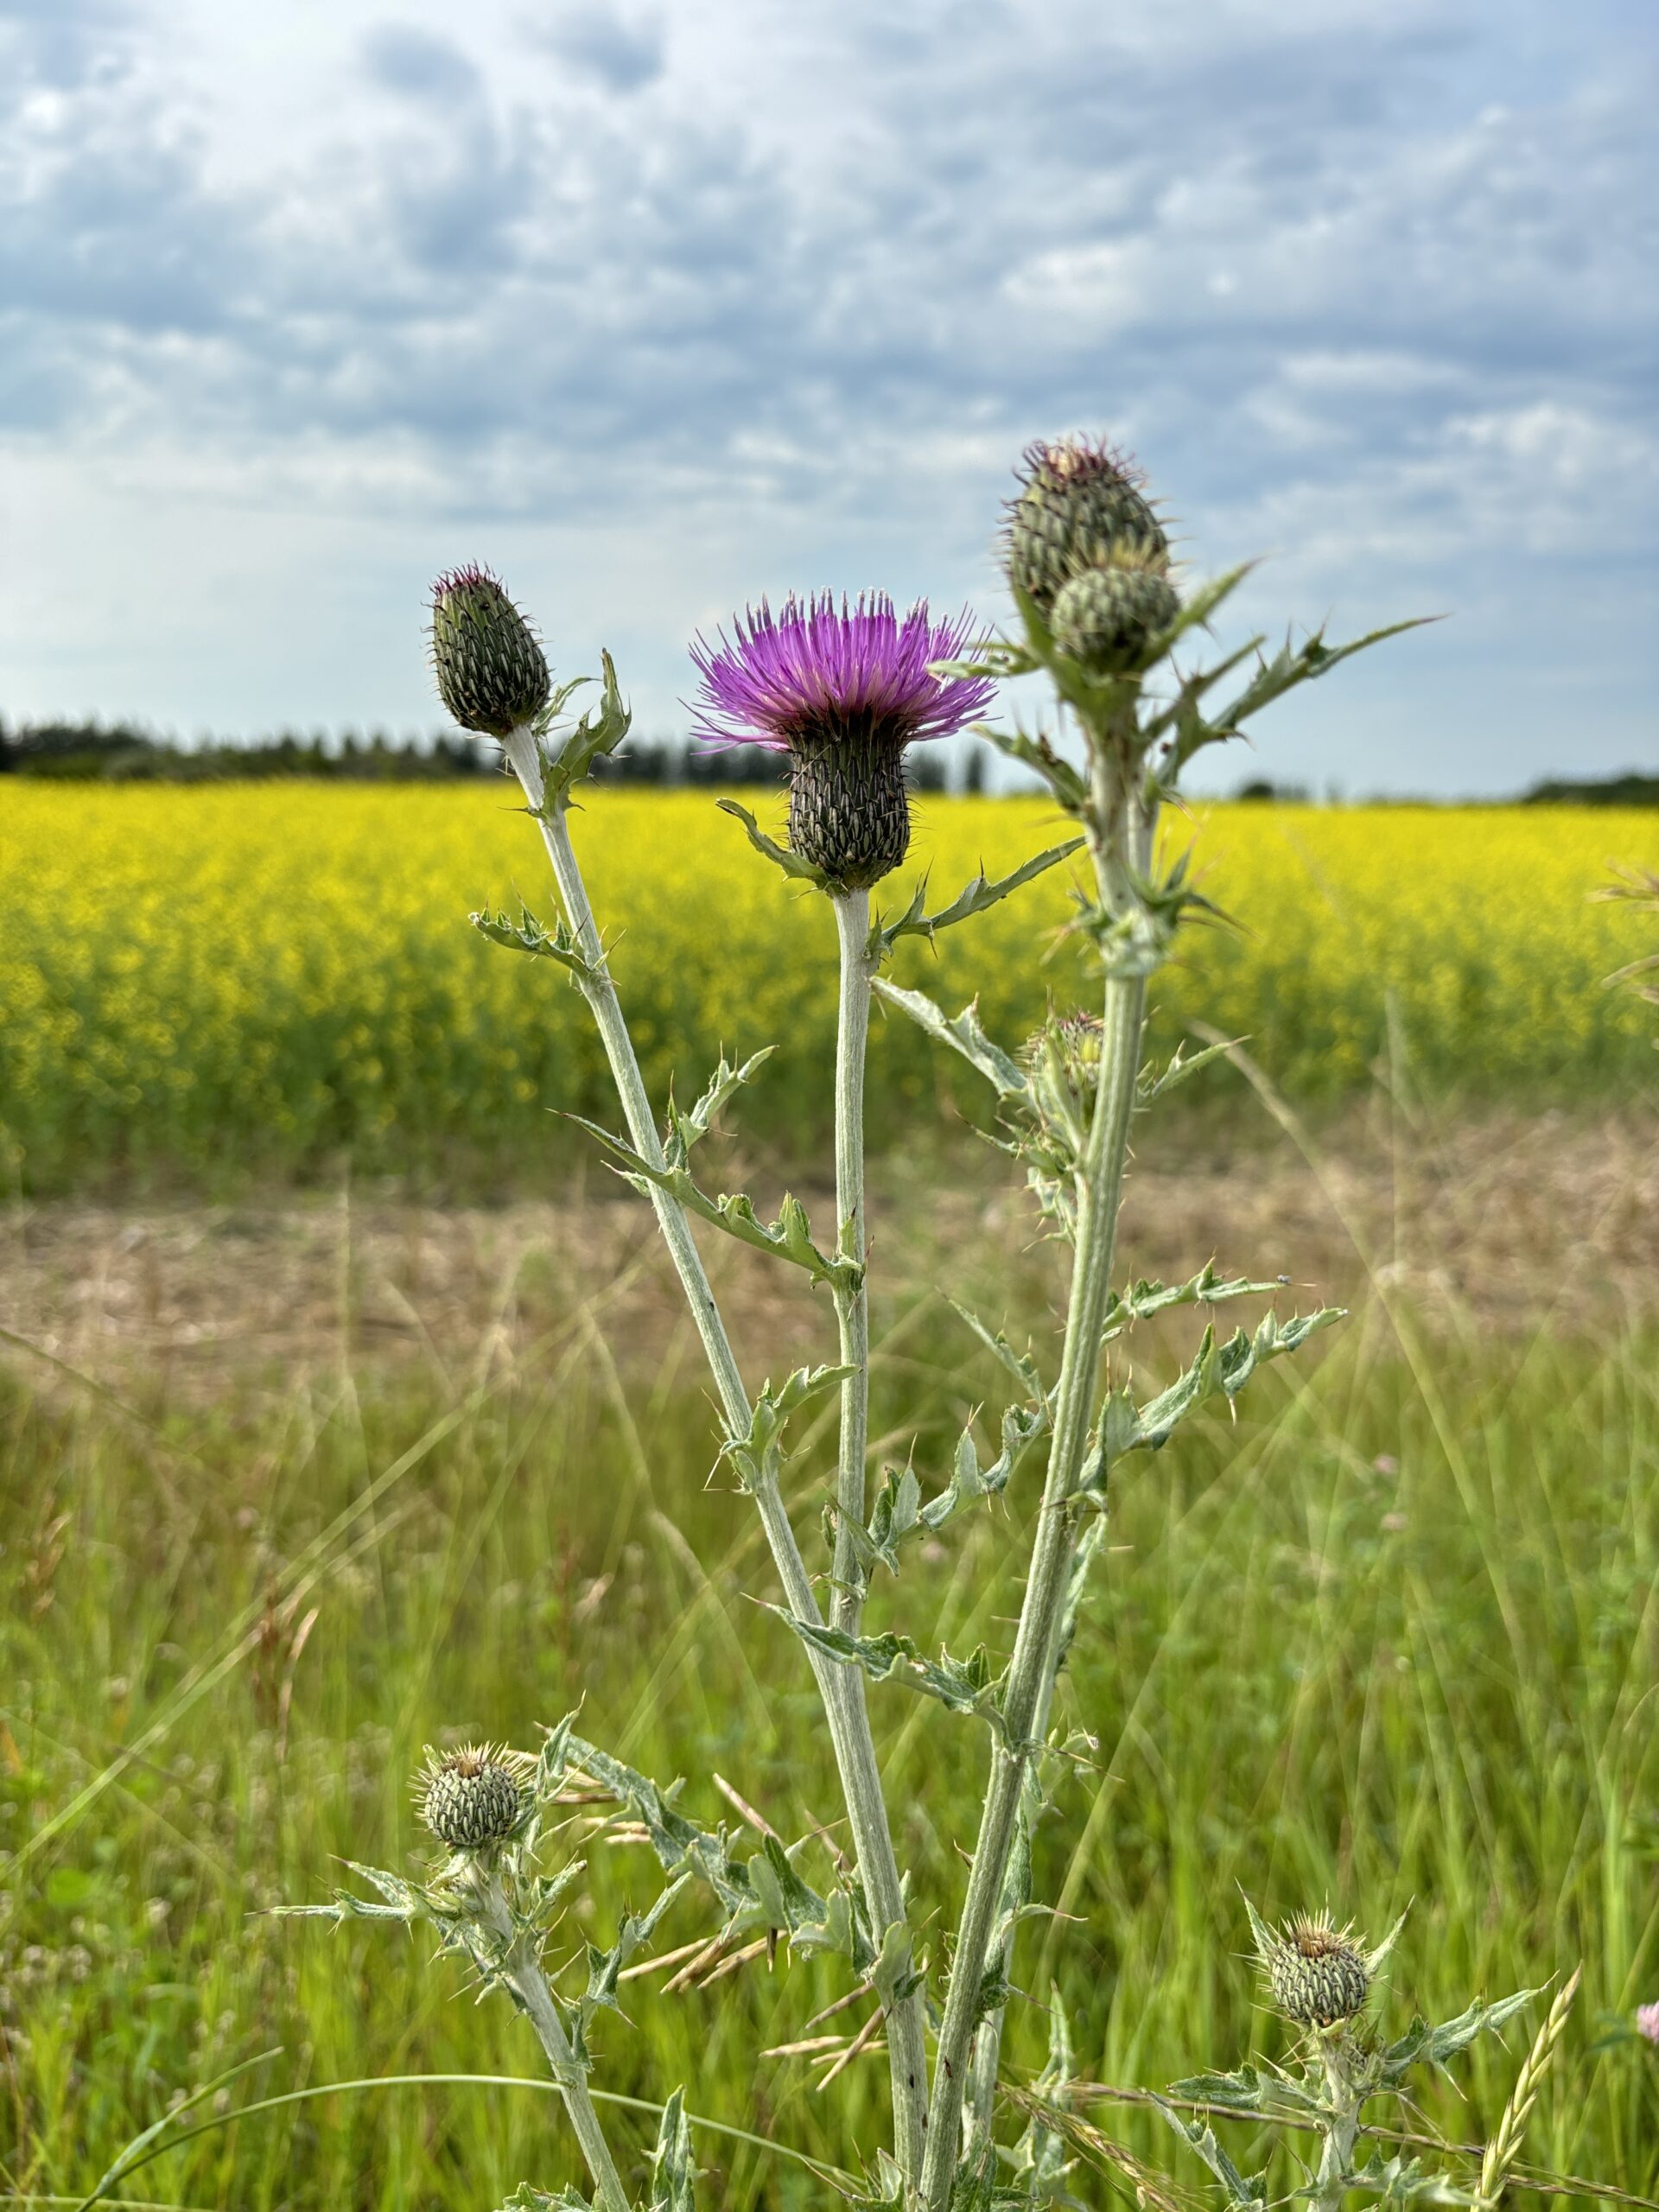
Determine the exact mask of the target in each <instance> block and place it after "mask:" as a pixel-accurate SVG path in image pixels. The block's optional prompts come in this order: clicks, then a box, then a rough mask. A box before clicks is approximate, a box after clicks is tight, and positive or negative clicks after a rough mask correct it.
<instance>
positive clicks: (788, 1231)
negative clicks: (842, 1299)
mask: <svg viewBox="0 0 1659 2212" xmlns="http://www.w3.org/2000/svg"><path fill="white" fill-rule="evenodd" d="M567 1118H568V1119H569V1120H570V1121H572V1122H575V1125H576V1127H577V1128H581V1129H586V1130H587V1132H588V1135H589V1136H591V1137H596V1138H597V1139H598V1140H599V1141H600V1143H601V1144H602V1145H603V1146H604V1147H606V1149H607V1151H608V1152H612V1153H614V1154H615V1155H616V1157H617V1159H618V1160H620V1161H621V1162H622V1163H623V1165H622V1166H621V1168H620V1170H619V1172H620V1174H621V1176H622V1179H623V1180H624V1181H625V1182H627V1183H632V1185H633V1186H634V1188H635V1189H636V1190H639V1191H644V1192H645V1193H646V1195H647V1196H649V1194H650V1192H651V1191H652V1190H653V1189H655V1190H658V1191H666V1192H667V1193H668V1195H669V1196H670V1198H673V1199H675V1200H676V1201H677V1203H678V1204H679V1205H682V1206H683V1207H684V1208H685V1211H687V1212H688V1213H690V1214H695V1215H696V1217H697V1219H698V1220H699V1221H706V1222H708V1223H709V1224H710V1225H711V1226H712V1227H714V1228H715V1229H723V1230H725V1231H726V1234H727V1235H728V1236H734V1237H735V1238H736V1239H737V1241H738V1243H740V1244H747V1245H750V1246H752V1247H753V1249H754V1250H755V1251H757V1252H769V1253H770V1254H771V1255H772V1257H773V1258H774V1259H779V1260H787V1261H789V1262H790V1263H791V1266H794V1267H798V1268H805V1270H806V1272H807V1273H808V1274H810V1276H811V1278H812V1280H813V1281H814V1282H827V1283H829V1284H831V1285H833V1286H834V1287H836V1288H837V1289H846V1290H852V1289H855V1288H856V1287H857V1285H858V1283H859V1281H860V1279H861V1276H862V1274H863V1269H862V1268H861V1267H859V1266H858V1264H857V1263H856V1262H855V1261H852V1260H846V1259H842V1258H840V1257H836V1258H833V1259H832V1258H831V1257H830V1256H829V1255H828V1254H827V1253H823V1252H821V1251H820V1250H819V1249H818V1248H817V1245H816V1244H815V1243H813V1242H812V1235H811V1228H810V1224H809V1222H808V1220H807V1217H806V1208H805V1207H804V1205H802V1204H801V1202H800V1200H799V1199H798V1198H793V1197H791V1196H789V1195H788V1194H787V1193H786V1194H785V1198H784V1202H783V1204H782V1205H781V1206H780V1207H779V1210H778V1218H777V1220H776V1221H772V1222H763V1221H761V1220H760V1217H758V1216H757V1214H756V1213H755V1211H754V1201H753V1198H748V1197H747V1196H746V1195H745V1194H744V1193H743V1192H736V1193H734V1195H732V1196H730V1197H728V1198H710V1197H709V1195H708V1193H707V1192H704V1191H702V1190H700V1189H699V1188H698V1186H697V1185H696V1183H695V1182H693V1181H692V1179H691V1177H690V1173H688V1171H687V1170H686V1169H685V1168H683V1167H677V1166H671V1165H669V1164H668V1163H666V1162H664V1165H663V1166H657V1165H656V1163H655V1162H654V1161H652V1160H647V1159H646V1158H645V1155H644V1154H643V1153H639V1152H637V1151H635V1149H634V1147H632V1145H631V1144H630V1143H629V1142H628V1141H627V1140H626V1138H625V1137H619V1136H613V1135H612V1134H611V1132H610V1131H609V1130H608V1129H605V1128H601V1127H600V1125H599V1123H598V1122H589V1121H588V1120H586V1119H585V1118H584V1117H583V1116H582V1115H580V1114H572V1115H570V1116H568V1117H567Z"/></svg>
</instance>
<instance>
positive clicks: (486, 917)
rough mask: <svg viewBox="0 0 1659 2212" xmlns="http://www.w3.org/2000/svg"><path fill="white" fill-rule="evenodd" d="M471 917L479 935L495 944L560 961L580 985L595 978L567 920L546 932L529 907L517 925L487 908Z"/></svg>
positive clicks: (520, 911)
mask: <svg viewBox="0 0 1659 2212" xmlns="http://www.w3.org/2000/svg"><path fill="white" fill-rule="evenodd" d="M467 920H468V921H469V922H470V923H471V924H472V925H473V927H474V929H475V930H476V931H478V933H479V935H480V937H486V938H488V939H489V940H490V943H491V944H504V945H505V946H506V947H507V949H508V950H510V951H512V952H530V953H534V954H535V955H537V957H538V958H541V959H543V960H556V961H557V962H558V963H559V965H560V966H561V967H562V968H568V969H569V970H570V972H571V974H572V975H573V976H575V978H576V981H577V982H590V981H591V980H592V978H593V974H594V970H593V968H592V966H591V965H590V964H589V963H588V960H587V958H586V957H584V955H583V953H582V949H581V947H580V946H579V945H578V944H577V943H576V940H575V938H574V937H573V936H572V935H571V934H570V931H569V929H568V928H567V927H566V925H565V924H564V922H563V920H559V921H557V922H556V923H555V924H554V925H553V927H552V929H551V930H546V929H544V928H543V926H542V925H541V923H540V922H538V921H537V918H536V917H535V915H534V914H532V913H531V911H530V909H529V907H528V906H521V907H520V908H519V910H518V920H517V921H516V922H514V921H511V920H509V918H507V916H506V915H505V913H491V912H489V911H488V910H487V909H486V910H485V911H483V912H480V913H476V914H469V915H468V916H467Z"/></svg>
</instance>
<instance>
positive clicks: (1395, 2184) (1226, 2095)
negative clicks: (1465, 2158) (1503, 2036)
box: [1154, 1897, 1579, 2212]
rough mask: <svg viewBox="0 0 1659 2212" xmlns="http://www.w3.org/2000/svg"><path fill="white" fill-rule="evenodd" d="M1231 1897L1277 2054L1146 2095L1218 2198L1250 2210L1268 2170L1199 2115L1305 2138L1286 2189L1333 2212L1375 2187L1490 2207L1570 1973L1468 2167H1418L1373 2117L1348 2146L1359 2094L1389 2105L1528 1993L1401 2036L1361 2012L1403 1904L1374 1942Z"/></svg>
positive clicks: (1543, 2067)
mask: <svg viewBox="0 0 1659 2212" xmlns="http://www.w3.org/2000/svg"><path fill="white" fill-rule="evenodd" d="M1244 1907H1245V1911H1246V1912H1247V1914H1248V1915H1249V1925H1250V1934H1251V1936H1252V1938H1253V1940H1254V1942H1255V1955H1256V1960H1257V1962H1258V1964H1259V1966H1260V1967H1261V1970H1262V1980H1263V1981H1264V1982H1265V1984H1266V1986H1267V1989H1268V1996H1269V1999H1270V2001H1271V2003H1272V2005H1273V2007H1274V2010H1275V2011H1276V2012H1278V2013H1279V2014H1280V2016H1281V2018H1283V2019H1284V2020H1285V2021H1286V2022H1287V2023H1288V2024H1289V2025H1290V2027H1291V2028H1292V2030H1293V2031H1294V2035H1295V2037H1296V2041H1295V2044H1294V2049H1293V2051H1292V2053H1291V2056H1290V2059H1289V2062H1288V2063H1281V2064H1277V2065H1274V2064H1267V2065H1261V2066H1245V2067H1242V2068H1239V2069H1237V2070H1236V2071H1235V2072H1232V2073H1227V2074H1199V2075H1193V2076H1192V2078H1191V2079H1190V2080H1188V2081H1185V2082H1175V2083H1174V2084H1173V2086H1172V2088H1171V2089H1170V2091H1169V2094H1168V2097H1167V2099H1165V2098H1157V2099H1154V2103H1155V2104H1156V2105H1157V2107H1158V2109H1159V2110H1160V2112H1161V2113H1162V2114H1163V2116H1164V2118H1165V2119H1166V2120H1167V2121H1168V2122H1169V2125H1170V2126H1171V2127H1172V2128H1173V2131H1174V2133H1175V2134H1176V2135H1177V2136H1178V2137H1179V2139H1180V2140H1181V2141H1182V2142H1183V2143H1185V2145H1186V2146H1187V2148H1188V2149H1189V2150H1190V2151H1192V2152H1195V2153H1196V2154H1197V2156H1198V2158H1200V2159H1201V2160H1202V2161H1203V2163H1204V2164H1205V2165H1206V2166H1207V2167H1208V2168H1209V2170H1210V2171H1211V2174H1212V2175H1213V2176H1214V2177H1215V2178H1216V2180H1217V2182H1219V2183H1220V2184H1221V2188H1222V2193H1223V2195H1224V2198H1225V2200H1226V2202H1227V2203H1228V2204H1229V2205H1230V2206H1231V2207H1233V2208H1235V2212H1252V2208H1256V2209H1257V2212H1259V2208H1261V2207H1262V2206H1264V2205H1265V2204H1266V2203H1267V2202H1268V2177H1267V2175H1266V2174H1265V2173H1255V2174H1249V2173H1246V2172H1244V2171H1243V2170H1242V2169H1241V2168H1240V2167H1239V2166H1238V2165H1237V2164H1236V2163H1235V2162H1234V2160H1233V2159H1232V2158H1230V2156H1229V2154H1228V2152H1226V2151H1225V2150H1224V2148H1223V2147H1222V2145H1221V2144H1220V2143H1219V2141H1218V2140H1217V2136H1216V2133H1215V2130H1214V2127H1213V2126H1211V2120H1210V2117H1209V2116H1210V2115H1215V2116H1218V2117H1221V2118H1224V2119H1230V2120H1243V2121H1247V2122H1249V2123H1250V2124H1251V2126H1252V2129H1253V2130H1255V2129H1259V2128H1260V2127H1261V2126H1262V2125H1264V2124H1265V2125H1266V2126H1269V2127H1272V2128H1282V2129H1288V2130H1290V2131H1292V2132H1293V2133H1302V2134H1307V2135H1312V2136H1313V2138H1314V2139H1315V2140H1316V2141H1317V2143H1318V2145H1319V2151H1318V2156H1317V2159H1316V2161H1315V2163H1314V2164H1313V2170H1312V2171H1311V2173H1310V2175H1309V2179H1308V2184H1307V2186H1306V2188H1305V2189H1304V2190H1301V2191H1300V2192H1299V2194H1300V2196H1301V2197H1302V2199H1303V2200H1304V2201H1305V2202H1307V2203H1309V2204H1311V2205H1313V2207H1314V2208H1315V2212H1340V2208H1341V2207H1342V2206H1343V2205H1344V2203H1345V2202H1347V2201H1348V2200H1349V2198H1350V2197H1351V2196H1364V2197H1371V2198H1375V2199H1376V2200H1377V2201H1378V2202H1381V2203H1382V2204H1383V2205H1386V2206H1389V2207H1404V2206H1407V2205H1409V2204H1413V2203H1430V2204H1453V2205H1467V2206H1471V2207H1482V2208H1484V2207H1490V2206H1492V2205H1495V2204H1496V2203H1497V2201H1498V2199H1499V2197H1500V2196H1502V2195H1503V2189H1504V2185H1505V2182H1506V2180H1507V2178H1508V2177H1509V2175H1510V2172H1511V2171H1513V2169H1514V2167H1515V2164H1516V2158H1518V2156H1519V2153H1520V2149H1521V2143H1522V2136H1523V2134H1524V2132H1525V2129H1526V2124H1527V2120H1528V2119H1529V2116H1530V2114H1531V2112H1532V2109H1533V2107H1534V2105H1535V2103H1536V2101H1537V2098H1538V2093H1539V2090H1540V2088H1541V2086H1542V2084H1543V2081H1544V2077H1545V2075H1547V2074H1548V2071H1549V2069H1550V2066H1551V2064H1552V2063H1553V2062H1554V2057H1555V2055H1556V2052H1557V2050H1558V2049H1559V2047H1560V2042H1561V2038H1562V2037H1563V2035H1564V2033H1565V2031H1566V2028H1567V2015H1568V2013H1569V2012H1570V2011H1571V2010H1572V2005H1573V1998H1574V1996H1575V1995H1576V1994H1577V1992H1578V1986H1579V1974H1578V1971H1577V1970H1576V1969H1575V1970H1574V1972H1573V1974H1572V1975H1571V1976H1570V1977H1569V1978H1568V1980H1567V1982H1566V1983H1565V1984H1564V1985H1563V1986H1562V1987H1561V1988H1560V1990H1559V1991H1558V1992H1557V1993H1556V1996H1555V1998H1554V2002H1553V2003H1552V2004H1551V2005H1550V2007H1549V2011H1548V2013H1547V2015H1546V2016H1545V2018H1544V2021H1543V2024H1542V2025H1541V2027H1540V2029H1539V2031H1538V2033H1537V2036H1536V2037H1535V2040H1534V2042H1533V2044H1532V2047H1531V2049H1530V2050H1529V2052H1528V2054H1527V2056H1526V2057H1525V2059H1524V2060H1523V2061H1522V2065H1521V2068H1520V2070H1519V2072H1518V2074H1517V2075H1516V2083H1515V2088H1514V2089H1513V2091H1512V2093H1511V2094H1510V2100H1509V2102H1508V2104H1507V2106H1506V2107H1505V2108H1504V2112H1503V2117H1502V2119H1501V2120H1500V2121H1499V2123H1498V2126H1497V2132H1496V2133H1495V2134H1494V2135H1493V2136H1492V2138H1491V2141H1490V2142H1489V2143H1488V2144H1487V2145H1485V2147H1484V2152H1483V2153H1482V2154H1481V2156H1480V2163H1479V2166H1478V2170H1477V2171H1475V2172H1473V2173H1463V2172H1460V2171H1459V2167H1458V2161H1457V2158H1456V2155H1455V2154H1454V2155H1453V2157H1452V2158H1451V2159H1449V2160H1447V2161H1444V2162H1442V2163H1441V2164H1439V2165H1431V2164H1427V2163H1426V2162H1425V2161H1424V2160H1423V2159H1422V2158H1421V2157H1419V2156H1417V2155H1416V2148H1417V2145H1416V2144H1414V2143H1408V2144H1406V2145H1405V2146H1404V2147H1403V2148H1402V2147H1399V2140H1400V2139H1399V2134H1398V2131H1397V2130H1395V2131H1392V2132H1391V2131H1390V2130H1389V2128H1388V2127H1387V2126H1386V2124H1384V2125H1383V2126H1381V2127H1380V2129H1379V2130H1378V2131H1377V2132H1378V2133H1379V2142H1378V2144H1377V2145H1376V2146H1375V2147H1373V2148H1371V2149H1370V2152H1369V2153H1368V2155H1367V2156H1366V2157H1365V2158H1363V2159H1362V2158H1360V2156H1359V2145H1360V2142H1361V2139H1362V2137H1363V2135H1364V2134H1365V2133H1366V2132H1367V2125H1368V2123H1367V2118H1366V2114H1367V2108H1368V2107H1370V2105H1371V2104H1372V2103H1374V2102H1375V2101H1378V2100H1383V2101H1386V2104H1387V2106H1388V2107H1391V2108H1392V2109H1393V2110H1395V2112H1397V2111H1398V2109H1399V2108H1400V2107H1401V2106H1402V2103H1404V2102H1405V2101H1407V2100H1408V2097H1409V2094H1410V2085H1411V2083H1412V2081H1413V2078H1414V2075H1416V2074H1417V2073H1418V2072H1419V2071H1420V2070H1421V2069H1427V2070H1430V2071H1444V2070H1446V2069H1448V2068H1449V2065H1450V2063H1451V2061H1452V2059H1453V2058H1455V2057H1456V2056H1458V2055H1459V2053H1460V2052H1462V2051H1464V2050H1467V2048H1468V2047H1469V2045H1470V2044H1472V2043H1473V2042H1474V2041H1475V2039H1476V2038H1477V2037H1478V2036H1481V2035H1485V2034H1496V2033H1497V2031H1500V2030H1501V2029H1502V2028H1503V2025H1504V2024H1505V2022H1506V2021H1508V2020H1510V2019H1512V2018H1514V2017H1515V2016H1516V2013H1517V2012H1521V2011H1522V2010H1523V2009H1524V2008H1525V2007H1526V2006H1527V2005H1529V2004H1531V2003H1532V2002H1533V2001H1534V1999H1536V1998H1537V1997H1538V1995H1539V1994H1540V1993H1539V1992H1538V1991H1537V1990H1535V1989H1522V1990H1519V1991H1517V1992H1516V1993H1515V1994H1514V1995H1512V1996H1510V1997H1504V1998H1501V1999H1498V2000H1497V2002H1495V2003H1493V2004H1482V2003H1478V2002H1477V2003H1475V2004H1473V2005H1469V2006H1467V2007H1466V2008H1465V2010H1464V2011H1463V2012H1460V2013H1459V2014H1458V2015H1457V2017H1456V2018H1454V2019H1451V2020H1446V2021H1442V2022H1441V2023H1440V2024H1438V2025H1433V2026H1431V2025H1430V2024H1429V2023H1428V2022H1427V2021H1426V2020H1424V2019H1423V2018H1421V2017H1419V2018H1414V2020H1413V2021H1412V2023H1411V2024H1410V2026H1409V2027H1408V2030H1407V2031H1406V2032H1405V2033H1404V2034H1403V2035H1402V2036H1399V2037H1394V2038H1392V2039H1386V2038H1384V2037H1382V2036H1380V2035H1378V2034H1376V2033H1375V2032H1374V2031H1372V2030H1371V2029H1370V2027H1369V2026H1368V2024H1367V2023H1366V2021H1365V2018H1364V2015H1365V2013H1366V2012H1367V2010H1368V2007H1370V2004H1371V1999H1372V1998H1373V1996H1374V1993H1375V1991H1376V1986H1377V1980H1378V1975H1379V1972H1380V1969H1381V1968H1382V1967H1383V1965H1384V1963H1385V1961H1387V1960H1388V1959H1389V1955H1391V1953H1392V1952H1393V1950H1394V1948H1395V1944H1396V1942H1398V1940H1399V1937H1400V1933H1401V1930H1402V1928H1403V1927H1404V1925H1405V1916H1404V1915H1403V1914H1402V1916H1401V1918H1400V1919H1399V1920H1397V1921H1396V1922H1395V1924H1394V1926H1393V1927H1392V1928H1391V1929H1389V1933H1388V1935H1387V1936H1385V1937H1384V1938H1383V1942H1381V1943H1379V1944H1377V1945H1376V1947H1375V1948H1372V1949H1367V1948H1366V1947H1365V1946H1364V1944H1363V1942H1360V1941H1358V1940H1357V1938H1356V1937H1355V1936H1354V1933H1353V1930H1352V1929H1351V1928H1341V1929H1338V1927H1336V1926H1335V1925H1334V1924H1333V1923H1332V1918H1331V1916H1330V1914H1329V1912H1328V1911H1324V1910H1321V1911H1319V1912H1317V1913H1298V1914H1295V1915H1294V1916H1292V1918H1291V1919H1289V1920H1288V1921H1287V1922H1286V1923H1285V1924H1284V1925H1283V1926H1282V1927H1280V1928H1274V1927H1271V1926H1269V1925H1268V1923H1267V1922H1266V1921H1265V1920H1263V1918H1262V1916H1261V1914H1260V1913H1259V1912H1258V1911H1257V1910H1256V1909H1255V1905H1254V1904H1251V1903H1250V1901H1249V1898H1248V1897H1247V1898H1246V1899H1245V1901H1244ZM1183 2107H1185V2109H1186V2110H1188V2111H1190V2110H1191V2109H1192V2108H1193V2107H1198V2108H1200V2109H1201V2110H1202V2111H1203V2113H1205V2117H1203V2118H1200V2119H1197V2120H1192V2119H1188V2118H1187V2117H1186V2116H1185V2111H1184V2110H1183V2109H1182V2108H1183ZM1385 2143H1386V2144H1387V2145H1388V2147H1387V2149H1386V2150H1384V2148H1383V2144H1385ZM1448 2147H1449V2146H1448Z"/></svg>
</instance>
